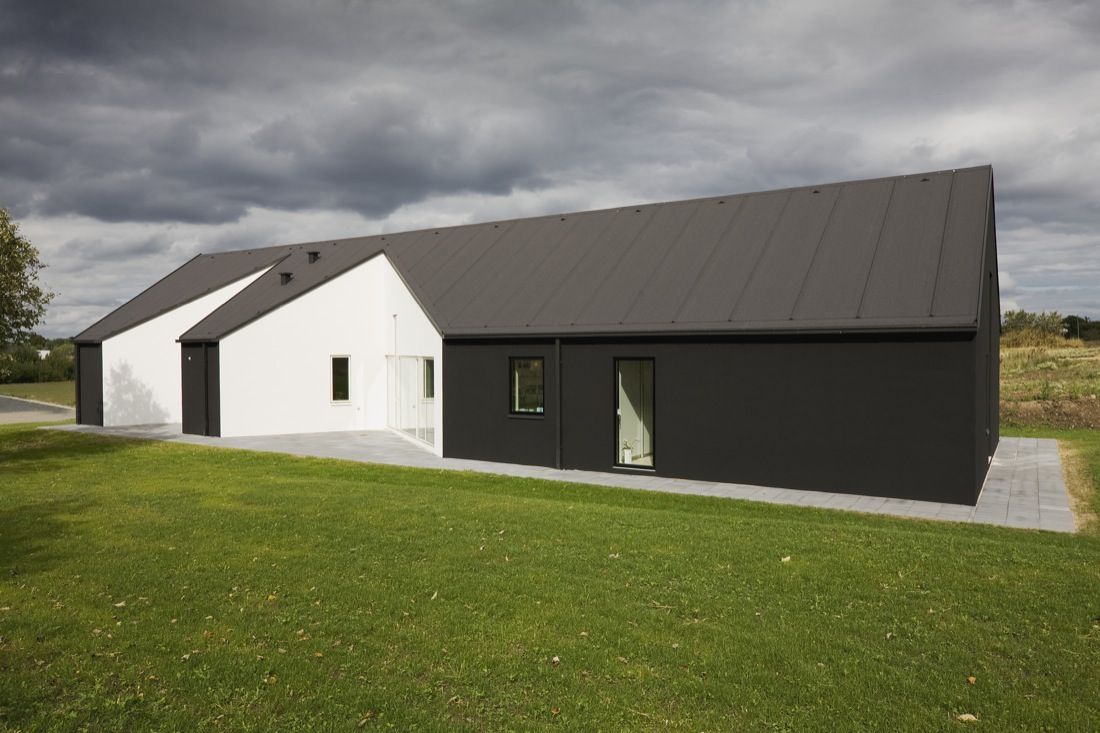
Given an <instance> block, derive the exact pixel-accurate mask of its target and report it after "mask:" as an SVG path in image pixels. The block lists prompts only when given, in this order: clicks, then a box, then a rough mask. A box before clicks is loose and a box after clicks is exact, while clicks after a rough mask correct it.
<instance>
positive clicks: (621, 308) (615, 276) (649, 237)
mask: <svg viewBox="0 0 1100 733" xmlns="http://www.w3.org/2000/svg"><path fill="white" fill-rule="evenodd" d="M700 206H701V203H700V202H697V201H689V202H687V203H683V204H664V205H663V206H661V207H660V208H658V209H657V210H656V211H654V213H653V218H652V219H651V220H650V221H649V223H648V224H647V225H646V227H645V229H644V230H643V231H642V233H641V235H640V236H638V237H637V239H636V240H635V241H634V243H633V244H632V245H630V247H629V248H628V249H627V250H626V251H625V252H624V253H623V254H622V256H621V257H619V258H617V259H614V260H612V262H611V266H612V269H611V272H610V274H609V275H608V277H607V278H605V279H604V281H603V283H602V284H601V285H600V287H599V288H598V289H597V290H596V292H595V293H594V294H593V297H592V298H591V299H590V300H589V302H588V303H587V305H586V306H585V308H584V310H583V311H582V312H581V313H580V315H578V316H577V318H576V322H577V323H578V324H594V323H622V322H623V321H625V320H626V317H627V314H628V313H629V311H630V308H631V306H632V305H633V304H634V301H635V300H637V297H638V292H639V291H640V290H641V289H642V288H643V287H644V286H645V284H646V283H647V282H649V281H650V279H651V277H652V275H653V273H654V271H655V270H656V269H657V268H658V267H660V266H661V264H662V263H663V262H664V258H665V254H667V252H668V249H669V245H670V244H671V243H673V242H675V241H676V240H677V239H678V238H679V237H680V235H681V234H683V232H684V230H685V229H686V227H687V225H688V223H689V222H690V221H691V218H692V216H694V215H695V213H696V212H697V211H698V210H699V207H700Z"/></svg>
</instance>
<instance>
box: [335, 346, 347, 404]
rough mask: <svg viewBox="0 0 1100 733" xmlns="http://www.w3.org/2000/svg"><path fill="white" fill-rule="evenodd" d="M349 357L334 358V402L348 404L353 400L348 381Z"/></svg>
mask: <svg viewBox="0 0 1100 733" xmlns="http://www.w3.org/2000/svg"><path fill="white" fill-rule="evenodd" d="M348 361H349V357H346V356H334V357H332V401H333V402H347V401H348V400H349V399H351V393H350V391H349V380H348Z"/></svg>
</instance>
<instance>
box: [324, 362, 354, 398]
mask: <svg viewBox="0 0 1100 733" xmlns="http://www.w3.org/2000/svg"><path fill="white" fill-rule="evenodd" d="M335 359H347V360H348V398H347V399H346V400H337V399H333V392H334V391H335V389H336V380H335V379H334V378H333V377H334V375H333V369H332V367H333V361H334V360H335ZM351 381H352V380H351V354H329V357H328V401H329V404H330V405H333V406H334V407H336V406H341V405H350V404H351Z"/></svg>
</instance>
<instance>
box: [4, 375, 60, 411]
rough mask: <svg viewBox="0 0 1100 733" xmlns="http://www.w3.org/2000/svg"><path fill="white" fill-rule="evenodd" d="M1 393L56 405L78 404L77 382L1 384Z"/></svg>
mask: <svg viewBox="0 0 1100 733" xmlns="http://www.w3.org/2000/svg"><path fill="white" fill-rule="evenodd" d="M0 395H9V396H11V397H22V398H24V399H28V400H38V401H39V402H52V403H53V404H55V405H68V406H69V407H74V406H76V382H73V381H68V382H37V383H33V384H0Z"/></svg>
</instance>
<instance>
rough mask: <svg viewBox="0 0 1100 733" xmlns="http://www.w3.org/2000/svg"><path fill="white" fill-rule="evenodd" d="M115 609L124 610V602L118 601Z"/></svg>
mask: <svg viewBox="0 0 1100 733" xmlns="http://www.w3.org/2000/svg"><path fill="white" fill-rule="evenodd" d="M115 608H126V601H119V602H118V603H116V604H115Z"/></svg>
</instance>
